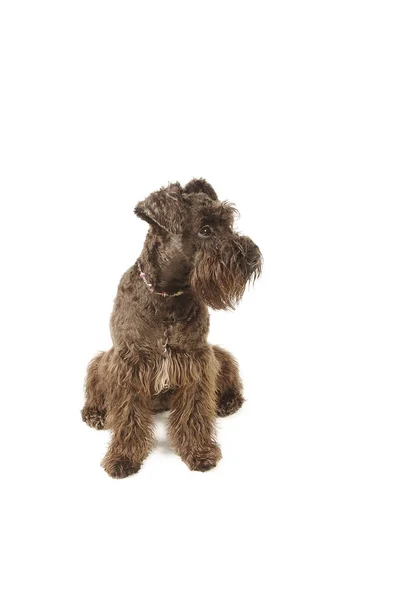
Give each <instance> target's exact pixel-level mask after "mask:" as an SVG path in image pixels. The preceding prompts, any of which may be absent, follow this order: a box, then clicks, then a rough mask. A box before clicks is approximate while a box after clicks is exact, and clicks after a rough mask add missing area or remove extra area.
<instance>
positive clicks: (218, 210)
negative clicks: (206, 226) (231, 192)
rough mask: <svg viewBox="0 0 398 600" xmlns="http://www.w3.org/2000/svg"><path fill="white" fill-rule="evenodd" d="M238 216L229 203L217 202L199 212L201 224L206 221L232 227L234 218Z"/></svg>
mask: <svg viewBox="0 0 398 600" xmlns="http://www.w3.org/2000/svg"><path fill="white" fill-rule="evenodd" d="M237 215H238V211H237V209H236V208H235V206H234V205H233V204H231V203H230V202H226V201H225V202H217V203H212V204H211V205H209V206H207V207H206V209H205V210H203V212H201V220H202V222H203V221H205V220H206V219H208V220H209V221H213V222H219V223H224V224H226V225H228V226H232V225H233V223H234V218H235V217H236V216H237Z"/></svg>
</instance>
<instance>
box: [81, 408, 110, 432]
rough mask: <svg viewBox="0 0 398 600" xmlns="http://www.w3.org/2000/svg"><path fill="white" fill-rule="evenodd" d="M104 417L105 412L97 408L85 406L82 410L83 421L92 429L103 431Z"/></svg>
mask: <svg viewBox="0 0 398 600" xmlns="http://www.w3.org/2000/svg"><path fill="white" fill-rule="evenodd" d="M105 417H106V413H105V411H104V410H99V409H98V408H92V407H90V406H85V407H84V408H83V410H82V419H83V421H84V422H85V423H86V424H87V425H88V426H89V427H93V428H94V429H105Z"/></svg>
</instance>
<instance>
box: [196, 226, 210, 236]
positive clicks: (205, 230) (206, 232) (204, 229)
mask: <svg viewBox="0 0 398 600" xmlns="http://www.w3.org/2000/svg"><path fill="white" fill-rule="evenodd" d="M212 233H213V230H212V228H211V227H209V225H204V226H203V227H202V229H201V230H200V231H199V235H200V237H210V236H211V234H212Z"/></svg>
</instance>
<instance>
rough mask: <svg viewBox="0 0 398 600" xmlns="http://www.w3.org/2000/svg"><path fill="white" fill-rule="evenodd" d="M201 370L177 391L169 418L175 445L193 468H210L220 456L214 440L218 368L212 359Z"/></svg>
mask: <svg viewBox="0 0 398 600" xmlns="http://www.w3.org/2000/svg"><path fill="white" fill-rule="evenodd" d="M200 371H201V373H200V377H195V378H194V380H193V381H192V380H189V378H187V379H188V381H187V383H186V384H183V385H182V386H181V387H179V388H178V389H177V390H176V391H175V393H174V395H173V397H172V400H171V413H170V419H169V434H170V438H171V442H172V445H173V447H174V449H175V451H176V452H177V454H179V455H180V456H181V458H182V460H183V461H184V462H185V463H186V464H187V465H188V467H189V468H190V469H191V470H192V471H208V470H209V469H212V468H213V467H215V466H216V464H217V462H218V461H219V460H220V458H221V450H220V447H219V446H218V444H217V443H216V440H215V420H216V411H217V399H216V376H217V370H216V367H215V366H214V364H213V361H212V360H211V361H210V362H209V363H205V364H204V365H203V368H202V369H201V370H200Z"/></svg>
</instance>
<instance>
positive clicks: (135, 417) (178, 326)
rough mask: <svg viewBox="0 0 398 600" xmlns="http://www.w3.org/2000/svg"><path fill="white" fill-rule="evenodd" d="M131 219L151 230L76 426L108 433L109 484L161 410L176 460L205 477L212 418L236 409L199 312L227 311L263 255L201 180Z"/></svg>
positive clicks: (138, 453) (214, 448)
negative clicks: (166, 413) (166, 415)
mask: <svg viewBox="0 0 398 600" xmlns="http://www.w3.org/2000/svg"><path fill="white" fill-rule="evenodd" d="M135 212H136V214H137V215H138V216H139V217H141V218H143V219H144V220H145V221H147V222H148V223H149V224H150V225H151V227H150V229H149V232H148V235H147V238H146V241H145V244H144V248H143V251H142V253H141V256H140V258H139V261H137V263H136V264H135V265H133V266H132V267H131V268H130V269H129V270H128V271H127V272H126V273H125V274H124V275H123V277H122V279H121V281H120V284H119V288H118V293H117V296H116V299H115V304H114V310H113V313H112V317H111V334H112V340H113V347H112V348H111V349H110V350H108V351H107V352H102V353H101V354H100V355H98V356H97V357H95V358H94V359H93V361H92V362H91V363H90V365H89V367H88V370H87V378H86V403H85V406H84V408H83V410H82V418H83V420H84V421H85V422H86V423H87V424H88V425H90V426H91V427H94V428H96V429H103V428H108V429H110V430H111V432H112V437H111V442H110V445H109V448H108V451H107V454H106V455H105V457H104V459H103V461H102V466H103V467H104V469H105V471H106V472H107V473H108V474H109V475H110V476H111V477H114V478H123V477H127V476H128V475H131V474H133V473H136V472H137V471H138V470H139V469H140V467H141V464H142V462H143V461H144V459H145V458H146V457H147V455H148V454H149V452H150V451H151V449H152V447H153V445H154V435H153V413H157V412H162V411H164V410H170V417H169V436H170V440H171V443H172V446H173V448H174V449H175V451H176V452H177V454H179V456H180V457H181V458H182V460H183V461H184V462H185V463H186V464H187V465H188V467H189V468H190V469H192V470H196V471H207V470H209V469H211V468H213V467H214V466H215V465H216V464H217V462H218V461H219V459H220V458H221V451H220V448H219V446H218V445H217V442H216V435H215V421H216V416H217V415H218V416H226V415H230V414H233V413H234V412H236V411H237V410H238V409H239V408H240V407H241V405H242V403H243V401H244V400H243V396H242V382H241V380H240V377H239V372H238V366H237V363H236V361H235V359H234V358H233V357H232V356H231V354H229V353H228V352H227V351H226V350H223V349H222V348H220V347H218V346H211V345H210V344H208V342H207V334H208V330H209V312H208V308H207V307H208V306H210V307H212V308H215V309H225V308H234V306H235V304H236V303H237V302H238V301H239V300H240V298H241V297H242V295H243V293H244V290H245V287H246V285H247V283H248V282H249V281H250V280H254V279H255V278H256V277H257V276H258V275H259V274H260V271H261V254H260V251H259V249H258V247H257V246H256V245H255V244H254V243H253V242H252V241H251V240H250V239H249V238H247V237H244V236H240V235H239V234H237V233H236V232H235V231H234V229H233V222H234V216H235V213H236V211H235V209H234V207H233V206H232V205H231V204H229V203H227V202H220V201H219V200H218V198H217V195H216V193H215V191H214V189H213V188H212V187H211V186H210V184H208V183H207V182H206V181H205V180H204V179H194V180H192V181H190V182H189V184H188V185H187V186H186V187H185V188H182V187H181V186H180V184H178V183H175V184H170V185H169V186H168V187H167V188H162V189H161V190H159V191H158V192H155V193H153V194H151V195H150V196H148V198H147V199H146V200H144V201H142V202H140V203H139V204H138V205H137V207H136V209H135ZM140 268H141V269H142V271H143V272H144V273H145V277H146V280H147V281H148V282H150V283H151V285H152V288H151V289H150V288H149V287H148V286H147V285H146V284H145V282H144V281H143V280H142V279H141V278H140ZM179 290H182V291H183V292H184V293H183V294H182V295H178V296H173V295H172V294H175V293H176V292H178V291H179ZM156 292H162V293H166V294H169V295H166V296H165V297H164V296H161V295H159V294H157V293H156Z"/></svg>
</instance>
